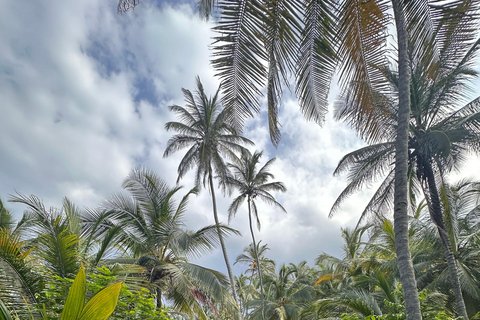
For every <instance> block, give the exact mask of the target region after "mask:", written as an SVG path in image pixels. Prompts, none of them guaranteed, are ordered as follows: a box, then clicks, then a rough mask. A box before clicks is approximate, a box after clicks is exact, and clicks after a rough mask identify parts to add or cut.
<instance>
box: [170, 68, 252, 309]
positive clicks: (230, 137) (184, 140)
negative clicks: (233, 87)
mask: <svg viewBox="0 0 480 320" xmlns="http://www.w3.org/2000/svg"><path fill="white" fill-rule="evenodd" d="M219 90H220V88H219V89H218V90H217V92H216V93H215V95H214V96H213V97H210V98H209V97H207V95H206V94H205V91H204V89H203V85H202V83H201V82H200V78H198V77H197V90H196V92H195V94H192V92H190V91H189V90H186V89H183V94H184V97H185V102H186V106H185V107H181V106H177V105H174V106H170V107H169V108H170V111H173V112H174V113H176V114H177V115H178V116H179V118H180V122H168V123H167V124H166V125H165V128H166V129H167V130H174V131H176V132H178V134H176V135H174V136H173V137H172V138H170V140H168V142H167V148H166V149H165V152H164V154H163V156H164V157H168V156H170V155H171V154H172V153H174V152H176V151H178V150H181V149H188V150H187V152H186V154H185V156H184V157H183V159H182V160H181V161H180V164H179V166H178V180H177V181H179V180H180V179H181V178H182V177H183V176H184V175H185V174H186V173H187V171H189V170H190V169H192V168H194V167H196V168H197V170H196V175H195V182H196V184H197V185H200V184H201V182H203V185H204V186H205V185H206V184H207V181H208V189H209V191H210V194H211V196H212V206H213V217H214V219H215V224H216V225H217V226H218V238H219V240H220V246H221V248H222V253H223V258H224V259H225V265H226V267H227V271H228V276H229V278H230V286H231V289H232V294H233V298H234V300H235V302H236V303H237V304H238V298H237V294H236V290H235V279H234V277H233V272H232V268H231V265H230V262H229V259H228V254H227V248H226V246H225V241H224V239H223V235H222V232H221V231H220V221H219V219H218V212H217V201H216V197H215V187H214V185H213V177H214V175H215V176H218V177H219V178H220V180H221V181H222V180H224V179H225V177H226V174H227V164H226V162H225V160H224V157H226V158H227V159H230V160H234V159H236V158H237V156H236V155H235V152H241V151H243V150H245V147H243V146H242V144H253V142H252V141H250V140H248V139H246V138H244V137H242V136H239V135H237V132H236V130H235V129H234V128H233V126H232V125H231V123H230V119H231V113H230V111H229V110H230V109H224V108H222V105H221V103H220V100H219V97H218V94H219Z"/></svg>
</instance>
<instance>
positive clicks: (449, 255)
mask: <svg viewBox="0 0 480 320" xmlns="http://www.w3.org/2000/svg"><path fill="white" fill-rule="evenodd" d="M424 164H425V165H424V168H425V174H426V176H427V182H428V190H425V188H424V190H423V193H424V195H425V198H426V199H428V198H430V201H429V203H428V209H429V210H428V211H429V212H430V217H431V219H432V222H433V223H434V224H435V225H436V226H437V230H438V233H439V235H440V239H441V240H442V243H443V247H444V253H445V258H446V260H447V267H448V272H449V274H450V283H451V285H452V289H453V294H454V295H455V304H456V307H457V313H458V315H459V316H461V317H463V318H464V319H465V320H468V314H467V308H466V306H465V301H464V300H463V293H462V287H461V285H460V280H459V278H458V271H457V265H456V262H455V257H454V256H453V250H452V245H451V242H450V238H449V235H448V233H447V229H446V228H445V223H444V221H443V213H442V206H441V204H440V196H439V195H438V190H437V184H436V183H435V176H434V175H433V170H432V167H431V165H430V163H429V162H427V161H424ZM427 195H429V197H428V196H427Z"/></svg>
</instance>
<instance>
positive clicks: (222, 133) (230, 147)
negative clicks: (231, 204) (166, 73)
mask: <svg viewBox="0 0 480 320" xmlns="http://www.w3.org/2000/svg"><path fill="white" fill-rule="evenodd" d="M219 89H220V88H219ZM219 89H218V90H217V92H216V93H215V95H214V96H213V97H210V98H208V97H207V95H206V94H205V91H204V89H203V85H202V83H201V82H200V78H198V77H197V90H196V91H195V94H192V92H190V91H189V90H186V89H182V90H183V95H184V97H185V102H186V106H185V107H181V106H178V105H173V106H170V107H169V109H170V110H171V111H173V112H174V113H176V114H177V115H178V117H179V118H180V120H181V121H180V122H168V123H167V124H166V125H165V128H166V129H167V130H174V131H176V132H178V134H176V135H174V136H173V137H171V138H170V139H169V140H168V142H167V148H166V149H165V152H164V154H163V156H164V157H168V156H170V155H171V154H172V153H174V152H176V151H179V150H181V149H186V148H188V150H187V152H186V154H185V156H184V157H183V159H182V160H181V161H180V164H179V166H178V180H180V179H181V178H182V177H183V176H184V175H185V174H186V173H187V171H189V170H190V169H192V168H194V167H196V168H197V172H196V176H195V177H196V183H197V184H200V182H201V181H202V178H203V184H204V185H205V184H206V178H207V175H209V174H212V166H213V169H214V171H215V174H216V175H217V176H219V177H224V176H225V174H226V171H227V165H226V163H225V161H224V158H223V157H226V158H228V159H235V158H236V157H237V156H236V155H235V152H240V151H242V150H244V149H245V148H244V147H243V146H242V145H241V144H253V142H252V141H250V140H248V139H246V138H244V137H242V136H239V135H237V133H236V130H235V129H234V127H233V126H232V125H231V124H230V123H229V120H230V119H231V117H230V111H229V109H224V108H222V105H221V103H220V100H219V99H218V94H219Z"/></svg>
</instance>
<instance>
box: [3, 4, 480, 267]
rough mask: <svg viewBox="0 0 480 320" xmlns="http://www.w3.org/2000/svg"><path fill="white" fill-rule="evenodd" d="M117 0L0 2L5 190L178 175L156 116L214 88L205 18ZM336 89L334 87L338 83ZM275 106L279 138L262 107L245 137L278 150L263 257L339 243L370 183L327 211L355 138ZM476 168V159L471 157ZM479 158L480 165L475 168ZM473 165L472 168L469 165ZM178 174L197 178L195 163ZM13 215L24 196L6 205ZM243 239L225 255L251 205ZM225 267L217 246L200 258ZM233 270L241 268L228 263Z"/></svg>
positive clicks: (49, 192)
mask: <svg viewBox="0 0 480 320" xmlns="http://www.w3.org/2000/svg"><path fill="white" fill-rule="evenodd" d="M115 5H116V3H113V2H111V1H110V2H106V1H100V2H99V1H94V0H86V1H80V2H79V1H63V2H57V3H55V5H53V4H45V3H42V2H29V3H28V4H26V3H23V2H21V1H14V0H7V1H3V2H1V3H0V38H1V39H2V41H1V42H0V96H1V97H2V101H1V103H2V123H1V125H0V136H1V137H2V138H1V139H0V196H1V197H2V198H3V199H4V200H5V199H6V197H7V195H8V194H11V193H14V192H15V191H19V192H21V193H24V194H36V195H38V196H39V197H40V198H42V199H43V200H44V201H45V204H46V205H47V206H50V205H54V206H59V205H60V203H61V199H62V198H63V197H64V196H67V197H70V198H71V199H72V200H73V201H74V202H75V203H76V204H78V205H80V206H95V205H97V204H99V202H100V201H101V200H102V199H104V198H105V197H107V196H108V195H109V194H111V193H113V192H118V191H120V189H121V182H122V180H123V179H124V178H125V177H126V175H127V174H128V173H129V171H130V170H131V168H133V167H136V166H139V165H144V166H147V167H149V168H151V169H153V170H155V171H156V172H158V174H159V175H160V176H162V177H163V178H164V179H165V180H166V181H167V182H168V183H170V184H171V185H173V184H174V183H175V181H176V177H177V174H176V168H177V165H178V162H179V161H180V159H181V157H182V156H183V154H182V152H178V153H177V154H175V155H173V156H171V157H170V158H168V159H163V150H164V148H165V146H166V142H167V140H168V138H169V137H170V136H171V135H172V134H173V133H171V132H166V131H165V130H164V124H165V122H167V121H170V120H172V119H173V118H174V117H173V115H172V114H170V113H169V112H168V111H167V108H166V107H167V106H168V105H171V104H183V96H182V92H181V88H182V87H184V88H187V89H190V90H194V89H195V76H196V75H200V77H201V79H202V82H203V84H204V86H205V89H206V92H207V93H210V94H213V93H214V92H215V90H216V89H217V86H218V80H216V79H215V78H214V77H213V75H214V72H213V70H212V68H211V67H210V64H209V59H210V55H211V52H210V51H209V44H210V43H211V41H212V39H211V38H212V36H213V34H212V32H211V31H210V27H211V25H210V24H208V23H205V22H202V21H201V20H200V19H199V18H198V17H197V16H196V14H195V12H194V11H193V9H192V8H191V7H190V6H189V5H187V4H172V5H168V4H163V5H161V8H159V7H156V6H155V5H154V4H153V2H148V1H145V2H142V5H141V6H139V7H138V8H137V9H136V10H135V11H133V12H131V13H129V14H126V15H122V16H118V15H116V9H115ZM332 91H333V92H337V89H336V88H333V90H332ZM283 103H284V107H283V108H282V109H281V111H280V121H281V124H282V128H281V129H282V133H283V140H282V141H281V143H280V145H279V146H278V148H277V149H275V148H273V147H272V146H271V144H270V142H269V137H268V128H267V127H266V121H265V117H266V115H265V113H262V114H261V115H260V116H259V117H257V118H255V119H252V120H249V122H248V124H247V128H248V129H247V130H245V134H246V135H247V137H248V138H250V139H252V140H254V141H255V142H256V146H255V148H256V149H258V150H262V149H264V150H265V153H264V158H263V159H262V160H263V161H267V160H268V159H270V158H272V157H277V162H276V163H275V164H274V165H273V166H272V172H273V173H274V174H275V179H276V180H279V181H283V182H284V183H285V184H286V186H287V188H288V191H287V193H285V194H276V196H277V197H278V200H279V201H280V202H281V203H282V204H283V205H284V207H285V208H286V209H287V211H288V213H287V214H284V213H282V212H280V211H279V210H278V209H276V208H274V207H271V206H268V205H266V204H261V203H260V204H259V214H260V216H261V221H262V230H261V232H260V233H258V232H257V233H256V235H257V239H258V240H262V243H267V244H268V245H269V247H270V248H271V250H270V251H269V253H268V255H269V256H270V257H272V258H273V259H275V260H276V261H278V262H279V263H287V262H299V261H301V260H308V261H309V262H313V259H314V258H315V257H316V256H317V255H319V254H320V253H322V252H323V251H325V252H328V253H332V254H337V255H338V254H340V251H341V249H340V248H341V243H342V240H341V237H340V227H345V226H349V225H350V226H351V225H354V224H355V222H356V220H357V218H358V215H359V212H360V209H359V208H362V207H363V206H364V204H365V203H366V199H368V198H369V195H370V193H371V192H370V191H366V192H365V193H363V194H358V195H355V196H352V199H351V200H350V201H348V202H346V203H345V205H344V206H342V208H341V210H340V211H339V212H338V214H337V215H336V216H335V217H334V218H333V219H328V212H329V210H330V207H331V205H332V204H333V202H334V200H335V199H336V197H337V196H338V194H339V193H340V192H341V190H342V189H343V188H344V187H345V185H346V182H345V177H340V178H339V177H332V172H333V170H334V168H335V166H336V164H337V163H338V161H339V160H340V158H341V157H342V156H343V155H344V154H345V153H347V152H349V151H351V150H354V149H356V148H358V147H360V146H361V145H362V144H361V142H360V141H359V140H358V139H357V138H356V137H355V135H354V134H353V133H352V131H351V130H349V129H348V128H347V127H346V126H345V125H343V124H340V123H336V122H334V121H333V120H332V119H331V116H327V121H326V123H325V126H324V128H320V127H319V126H317V125H316V124H314V123H311V122H306V121H305V120H304V119H303V116H302V115H301V114H300V111H299V108H298V104H297V102H296V101H295V100H292V99H289V98H288V97H286V98H285V100H284V102H283ZM475 166H477V167H475ZM475 168H478V162H477V163H476V164H473V165H470V170H474V169H475ZM477 171H478V170H477ZM181 185H183V186H185V188H184V189H183V191H184V192H186V191H187V190H188V189H189V188H191V187H192V186H193V171H192V174H191V175H189V176H186V177H185V178H184V179H183V180H182V181H181ZM217 197H218V202H219V213H220V220H221V221H223V222H225V223H226V222H227V219H228V217H227V208H228V206H229V204H230V201H231V200H230V199H226V198H224V197H222V196H221V195H220V193H218V194H217ZM9 207H11V208H12V210H13V211H14V212H15V213H16V214H17V216H18V215H20V214H21V211H22V210H23V209H24V208H23V207H22V206H18V205H13V204H10V205H9ZM187 224H188V226H189V227H190V228H192V229H194V228H199V227H201V226H204V225H207V224H213V217H212V212H211V200H210V195H209V193H208V192H207V191H206V190H203V191H202V193H201V194H200V196H198V197H196V198H192V199H191V202H190V206H189V212H188V214H187ZM232 226H233V227H235V228H237V229H239V230H240V231H241V232H242V234H243V236H242V237H232V238H230V239H229V240H228V243H227V246H228V251H229V255H230V260H231V261H232V262H233V261H234V260H235V257H236V256H237V255H238V254H240V253H241V251H242V249H243V248H244V247H246V246H247V245H248V244H249V243H250V233H249V229H248V219H247V212H246V208H242V209H241V210H240V211H239V212H238V214H237V217H236V218H235V219H234V220H232ZM199 262H200V263H202V264H205V265H207V266H210V267H214V268H217V269H219V270H222V271H225V268H224V264H223V261H222V257H221V252H220V250H217V251H216V252H215V253H213V254H212V255H211V256H205V257H204V258H202V259H200V261H199ZM235 270H236V271H237V272H239V271H241V270H243V266H236V267H235Z"/></svg>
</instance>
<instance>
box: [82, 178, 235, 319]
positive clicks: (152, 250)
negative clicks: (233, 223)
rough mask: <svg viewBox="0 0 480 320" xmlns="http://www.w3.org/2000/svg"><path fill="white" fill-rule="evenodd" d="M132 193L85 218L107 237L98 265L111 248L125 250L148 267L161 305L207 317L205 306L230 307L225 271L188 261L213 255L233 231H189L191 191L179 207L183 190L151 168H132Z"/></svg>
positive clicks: (93, 231)
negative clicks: (186, 221) (178, 195)
mask: <svg viewBox="0 0 480 320" xmlns="http://www.w3.org/2000/svg"><path fill="white" fill-rule="evenodd" d="M123 187H124V188H125V190H126V191H127V192H128V193H127V194H117V195H115V196H113V197H111V198H110V199H109V200H108V201H106V202H105V203H104V205H103V208H101V210H99V211H91V212H90V213H89V216H88V217H85V218H84V220H85V230H84V231H85V232H86V233H87V234H89V235H90V237H91V238H93V239H103V240H102V241H101V243H100V251H99V253H98V254H97V257H96V261H100V260H101V259H102V258H103V257H104V256H105V254H108V251H109V249H112V248H113V249H115V248H117V249H118V248H120V249H121V250H123V251H125V252H126V253H127V254H128V255H129V256H131V257H133V258H134V259H133V260H134V261H136V262H137V263H138V264H140V265H143V266H144V267H145V268H146V269H147V271H148V274H147V277H148V280H149V282H150V283H151V284H152V285H153V288H154V289H155V292H156V295H157V305H158V306H161V304H162V296H163V297H164V298H166V299H167V300H169V301H172V302H173V305H174V308H175V309H176V310H177V311H181V312H184V313H186V314H189V315H193V314H195V315H196V316H197V317H199V318H202V319H204V318H206V317H207V315H206V313H205V309H204V308H203V307H202V305H205V306H206V307H207V309H212V308H213V307H214V304H215V303H220V302H224V303H226V304H228V299H226V297H225V293H226V292H227V289H226V287H227V282H228V281H227V280H226V278H225V276H223V275H222V274H221V273H220V272H217V271H215V270H212V269H208V268H204V267H201V266H199V265H195V264H192V263H189V262H188V259H190V258H192V257H198V256H201V255H202V254H204V253H206V252H210V251H211V250H212V249H213V248H214V247H215V246H216V245H218V242H219V241H218V232H221V235H222V236H223V237H225V236H227V235H229V234H231V233H235V231H234V230H232V229H230V228H228V227H224V226H219V225H212V226H207V227H204V228H201V229H200V230H197V231H188V230H185V225H184V214H185V211H186V206H187V202H188V197H189V196H190V195H192V194H196V193H197V191H198V190H197V189H195V188H194V189H192V190H191V191H190V192H189V193H188V194H187V195H186V196H184V197H183V198H182V200H181V201H180V203H179V204H178V206H177V205H176V204H175V201H174V198H173V196H174V195H175V194H176V193H177V192H178V191H179V190H180V187H175V188H170V187H169V186H168V185H167V184H166V183H165V182H164V181H163V180H162V179H161V178H160V177H158V176H157V175H156V174H155V173H153V172H151V171H149V170H147V169H139V170H133V171H132V172H131V174H130V175H129V176H128V177H127V179H126V180H125V181H124V183H123Z"/></svg>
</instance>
